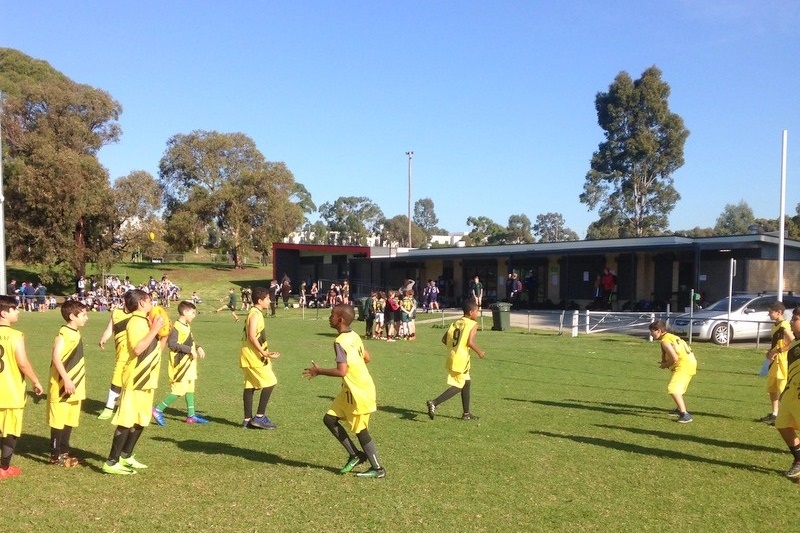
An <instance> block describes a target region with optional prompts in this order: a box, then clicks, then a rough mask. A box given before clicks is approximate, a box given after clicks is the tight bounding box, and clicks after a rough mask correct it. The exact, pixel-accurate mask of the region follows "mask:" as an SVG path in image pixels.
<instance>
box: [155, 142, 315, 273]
mask: <svg viewBox="0 0 800 533" xmlns="http://www.w3.org/2000/svg"><path fill="white" fill-rule="evenodd" d="M159 184H160V185H161V187H162V189H163V191H164V204H165V207H166V213H165V214H166V217H167V218H168V219H169V218H170V217H172V216H173V215H175V214H178V213H181V212H183V211H185V210H187V209H188V210H189V211H191V212H194V213H196V214H197V216H198V219H199V221H202V222H203V223H207V224H213V225H215V226H216V227H217V228H218V229H219V233H220V237H221V243H220V244H221V245H222V246H224V247H226V248H227V249H228V250H229V251H230V252H231V254H232V256H233V259H234V265H235V267H236V268H242V266H243V264H244V263H243V259H244V254H245V253H246V252H248V251H250V250H256V251H259V252H263V251H267V250H269V247H270V245H271V243H272V242H275V241H280V240H281V239H283V238H284V237H286V236H287V235H288V234H289V233H291V232H292V231H294V230H295V229H296V228H298V227H299V226H300V225H301V223H302V221H303V213H302V209H301V207H300V206H299V205H297V204H295V203H293V202H292V201H291V199H290V197H291V196H292V194H294V193H295V191H296V190H297V189H296V184H295V181H294V176H292V173H291V172H290V171H289V169H288V168H286V165H285V164H283V163H273V162H269V161H267V160H265V158H264V156H263V155H262V154H261V152H260V151H259V150H258V148H256V145H255V142H253V140H252V139H251V138H250V137H248V136H247V135H245V134H243V133H219V132H216V131H194V132H192V133H189V134H185V135H184V134H178V135H175V136H173V137H171V138H170V139H169V140H168V141H167V150H166V153H165V154H164V156H163V157H162V158H161V162H160V164H159ZM184 216H185V215H184ZM176 227H177V226H172V230H175V229H176ZM189 227H195V226H194V225H193V224H189ZM186 240H187V241H189V240H190V239H186Z"/></svg>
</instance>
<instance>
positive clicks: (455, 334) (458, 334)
mask: <svg viewBox="0 0 800 533" xmlns="http://www.w3.org/2000/svg"><path fill="white" fill-rule="evenodd" d="M459 340H461V330H460V329H459V328H456V329H455V330H454V331H453V348H455V347H456V346H458V341H459Z"/></svg>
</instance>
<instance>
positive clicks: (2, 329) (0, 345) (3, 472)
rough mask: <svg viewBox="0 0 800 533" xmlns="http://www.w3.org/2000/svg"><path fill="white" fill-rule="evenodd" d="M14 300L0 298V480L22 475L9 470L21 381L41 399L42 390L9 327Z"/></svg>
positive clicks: (15, 314)
mask: <svg viewBox="0 0 800 533" xmlns="http://www.w3.org/2000/svg"><path fill="white" fill-rule="evenodd" d="M17 305H18V304H17V299H16V298H15V297H14V296H0V353H2V354H3V357H0V434H2V440H0V450H2V453H1V454H0V479H3V478H7V477H14V476H18V475H20V474H21V473H22V470H20V469H19V468H18V467H16V466H11V458H12V457H13V455H14V448H15V447H16V445H17V439H18V438H19V436H20V435H21V434H22V415H23V411H24V408H25V399H26V396H25V378H26V377H27V378H28V379H29V380H31V382H32V383H33V392H35V393H36V395H37V396H41V394H42V392H43V390H44V389H42V384H41V383H39V378H38V377H36V372H34V370H33V367H32V366H31V364H30V362H29V361H28V356H27V354H26V353H25V336H24V335H23V333H22V332H21V331H19V330H16V329H13V328H12V327H11V324H13V323H15V322H17V321H18V320H19V309H18V307H17Z"/></svg>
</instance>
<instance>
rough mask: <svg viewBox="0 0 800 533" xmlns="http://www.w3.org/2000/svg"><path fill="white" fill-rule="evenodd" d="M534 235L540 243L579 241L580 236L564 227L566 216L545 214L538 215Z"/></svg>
mask: <svg viewBox="0 0 800 533" xmlns="http://www.w3.org/2000/svg"><path fill="white" fill-rule="evenodd" d="M533 234H534V235H536V236H537V237H539V242H563V241H577V240H579V239H578V234H577V233H575V232H574V231H572V230H571V229H569V228H567V227H565V226H564V215H562V214H561V213H545V214H541V215H536V223H535V224H534V225H533Z"/></svg>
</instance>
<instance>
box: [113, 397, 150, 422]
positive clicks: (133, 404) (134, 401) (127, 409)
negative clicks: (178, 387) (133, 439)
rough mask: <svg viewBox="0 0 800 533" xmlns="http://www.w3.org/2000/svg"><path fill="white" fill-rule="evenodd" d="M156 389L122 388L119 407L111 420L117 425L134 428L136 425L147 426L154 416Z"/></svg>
mask: <svg viewBox="0 0 800 533" xmlns="http://www.w3.org/2000/svg"><path fill="white" fill-rule="evenodd" d="M154 392H155V391H154V389H146V390H130V389H122V394H121V395H120V397H119V409H117V414H115V415H114V418H113V419H112V420H111V423H112V424H114V425H115V426H122V427H124V428H132V427H133V426H134V425H137V424H138V425H140V426H142V427H146V426H148V425H149V424H150V418H151V417H152V416H153V393H154Z"/></svg>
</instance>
